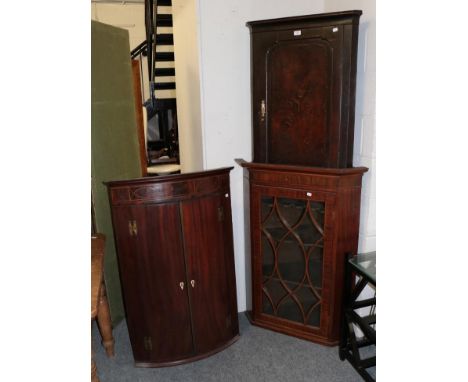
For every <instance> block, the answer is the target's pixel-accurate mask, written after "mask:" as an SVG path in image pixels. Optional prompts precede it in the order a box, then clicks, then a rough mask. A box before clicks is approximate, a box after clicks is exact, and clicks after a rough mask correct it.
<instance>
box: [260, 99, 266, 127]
mask: <svg viewBox="0 0 468 382" xmlns="http://www.w3.org/2000/svg"><path fill="white" fill-rule="evenodd" d="M265 114H266V106H265V100H264V99H262V102H260V121H261V122H263V121H265Z"/></svg>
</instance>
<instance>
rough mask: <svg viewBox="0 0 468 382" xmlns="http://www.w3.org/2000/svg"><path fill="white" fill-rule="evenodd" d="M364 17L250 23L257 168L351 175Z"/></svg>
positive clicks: (328, 15)
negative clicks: (325, 169)
mask: <svg viewBox="0 0 468 382" xmlns="http://www.w3.org/2000/svg"><path fill="white" fill-rule="evenodd" d="M361 14H362V11H347V12H336V13H326V14H320V15H310V16H299V17H287V18H281V19H274V20H261V21H252V22H248V23H247V25H248V26H249V28H250V35H251V80H252V126H253V161H254V162H260V163H277V164H290V165H297V166H316V167H336V168H340V167H352V165H353V140H354V104H355V90H356V63H357V44H358V31H359V17H360V15H361Z"/></svg>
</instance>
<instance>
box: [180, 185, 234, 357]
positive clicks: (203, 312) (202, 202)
mask: <svg viewBox="0 0 468 382" xmlns="http://www.w3.org/2000/svg"><path fill="white" fill-rule="evenodd" d="M181 208H182V219H183V227H184V238H185V251H186V257H187V261H188V268H189V270H188V278H189V280H188V282H189V289H190V296H191V306H192V317H193V327H194V340H195V348H196V351H197V353H206V352H209V351H211V350H215V349H216V348H219V347H220V346H222V345H223V344H225V343H227V342H228V341H229V340H230V339H232V338H233V337H235V336H236V335H237V334H238V331H239V329H238V321H237V303H236V295H235V293H236V286H235V279H234V277H235V276H234V258H233V250H232V223H231V211H230V200H229V195H228V194H219V195H210V196H206V197H202V198H199V199H196V200H192V201H186V202H182V205H181Z"/></svg>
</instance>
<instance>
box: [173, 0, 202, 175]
mask: <svg viewBox="0 0 468 382" xmlns="http://www.w3.org/2000/svg"><path fill="white" fill-rule="evenodd" d="M172 15H173V16H172V18H173V25H174V56H175V69H176V74H177V75H176V87H177V110H178V114H177V118H178V127H179V151H180V164H181V168H182V171H183V172H190V171H200V170H203V142H202V139H203V137H202V126H201V110H202V107H201V92H200V62H199V60H200V57H199V52H200V51H199V49H198V46H199V42H198V29H199V24H198V20H199V19H198V12H197V0H172Z"/></svg>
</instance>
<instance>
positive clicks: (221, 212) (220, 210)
mask: <svg viewBox="0 0 468 382" xmlns="http://www.w3.org/2000/svg"><path fill="white" fill-rule="evenodd" d="M218 221H220V222H222V221H224V207H223V206H221V207H218Z"/></svg>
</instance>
